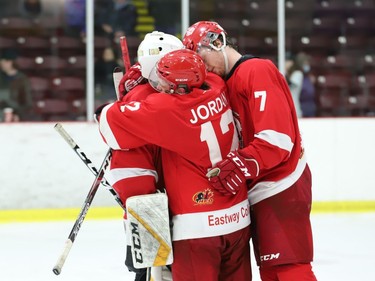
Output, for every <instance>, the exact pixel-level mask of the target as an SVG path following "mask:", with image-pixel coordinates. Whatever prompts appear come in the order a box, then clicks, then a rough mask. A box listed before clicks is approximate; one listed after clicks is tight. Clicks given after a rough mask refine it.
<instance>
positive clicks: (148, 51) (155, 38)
mask: <svg viewBox="0 0 375 281" xmlns="http://www.w3.org/2000/svg"><path fill="white" fill-rule="evenodd" d="M182 48H183V45H182V41H181V40H180V39H178V38H177V37H175V36H173V35H170V34H166V33H164V32H160V31H153V32H151V33H147V34H146V36H145V38H144V39H143V41H142V42H141V44H139V47H138V52H137V55H138V62H139V63H140V65H141V73H142V76H143V77H144V78H146V79H148V77H149V76H150V72H151V70H152V69H153V68H154V67H155V65H156V63H157V62H158V60H159V59H160V58H161V57H163V56H164V55H165V54H167V53H169V52H171V51H173V50H179V49H182Z"/></svg>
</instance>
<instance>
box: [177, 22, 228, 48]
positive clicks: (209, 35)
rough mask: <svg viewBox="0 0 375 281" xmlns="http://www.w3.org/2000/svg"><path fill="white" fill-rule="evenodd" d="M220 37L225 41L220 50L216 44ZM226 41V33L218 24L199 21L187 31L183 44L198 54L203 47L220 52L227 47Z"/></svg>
mask: <svg viewBox="0 0 375 281" xmlns="http://www.w3.org/2000/svg"><path fill="white" fill-rule="evenodd" d="M220 35H221V36H222V39H223V45H222V47H220V48H218V47H216V46H215V44H214V42H215V40H216V39H218V38H219V36H220ZM226 41H227V40H226V32H225V30H224V29H223V28H222V27H221V26H220V25H219V24H218V23H216V22H213V21H199V22H196V23H195V24H193V25H192V26H190V27H189V28H188V29H187V31H186V33H185V35H184V38H183V40H182V43H183V44H184V46H185V47H186V48H187V49H190V50H193V51H194V52H197V51H199V48H200V47H201V46H204V47H210V48H213V49H214V50H216V51H219V50H221V49H222V48H224V47H225V46H226V44H227V42H226Z"/></svg>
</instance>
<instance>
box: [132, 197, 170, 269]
mask: <svg viewBox="0 0 375 281" xmlns="http://www.w3.org/2000/svg"><path fill="white" fill-rule="evenodd" d="M126 210H127V216H128V220H127V227H126V229H127V231H126V235H130V236H131V237H130V241H131V248H132V258H133V264H134V267H135V268H146V267H153V266H163V265H169V264H172V262H173V251H172V239H171V232H170V227H169V211H168V197H167V195H166V194H165V193H155V194H147V195H139V196H133V197H130V198H128V199H127V200H126ZM128 241H129V240H128Z"/></svg>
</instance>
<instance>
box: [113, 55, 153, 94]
mask: <svg viewBox="0 0 375 281" xmlns="http://www.w3.org/2000/svg"><path fill="white" fill-rule="evenodd" d="M146 82H147V80H146V78H144V77H143V76H142V74H141V65H140V64H139V63H138V62H137V63H135V64H134V65H132V67H130V68H129V70H128V71H126V73H125V74H124V76H122V78H121V81H120V84H119V85H118V92H119V93H120V97H123V96H124V95H126V94H127V93H128V92H130V90H131V89H133V88H135V87H136V86H137V85H140V84H144V83H146Z"/></svg>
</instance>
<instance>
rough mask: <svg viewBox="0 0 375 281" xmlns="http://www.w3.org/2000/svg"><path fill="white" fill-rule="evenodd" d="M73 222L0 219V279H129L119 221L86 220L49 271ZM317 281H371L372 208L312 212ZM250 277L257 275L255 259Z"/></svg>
mask: <svg viewBox="0 0 375 281" xmlns="http://www.w3.org/2000/svg"><path fill="white" fill-rule="evenodd" d="M73 223H74V221H68V222H48V223H11V224H0V280H1V281H26V280H27V281H54V280H56V281H87V280H89V281H99V280H100V281H102V280H119V281H120V280H124V281H126V280H129V281H132V280H133V274H132V273H130V272H128V270H127V269H126V267H125V266H124V255H125V237H124V230H123V224H122V220H121V219H119V220H106V221H94V220H86V221H84V223H83V224H82V227H81V229H80V232H79V233H78V236H77V238H76V240H75V242H74V244H73V247H72V249H71V251H70V254H69V256H68V258H67V260H66V262H65V265H64V267H63V269H62V272H61V274H60V275H58V276H56V275H55V274H54V273H53V272H52V268H53V267H54V265H55V263H56V261H57V259H58V257H59V256H60V254H61V253H62V250H63V247H64V243H65V241H66V239H67V237H68V235H69V233H70V230H71V229H72V226H73ZM312 224H313V229H314V243H315V261H314V263H313V266H314V271H315V274H316V276H317V278H318V280H321V281H325V280H327V281H332V280H340V281H352V280H361V281H365V280H374V273H375V267H374V265H375V256H374V253H375V243H374V237H375V213H365V214H321V215H320V214H319V215H318V214H313V215H312ZM253 273H254V274H253V280H254V281H258V280H260V279H259V274H258V272H257V269H256V267H255V264H253Z"/></svg>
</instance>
